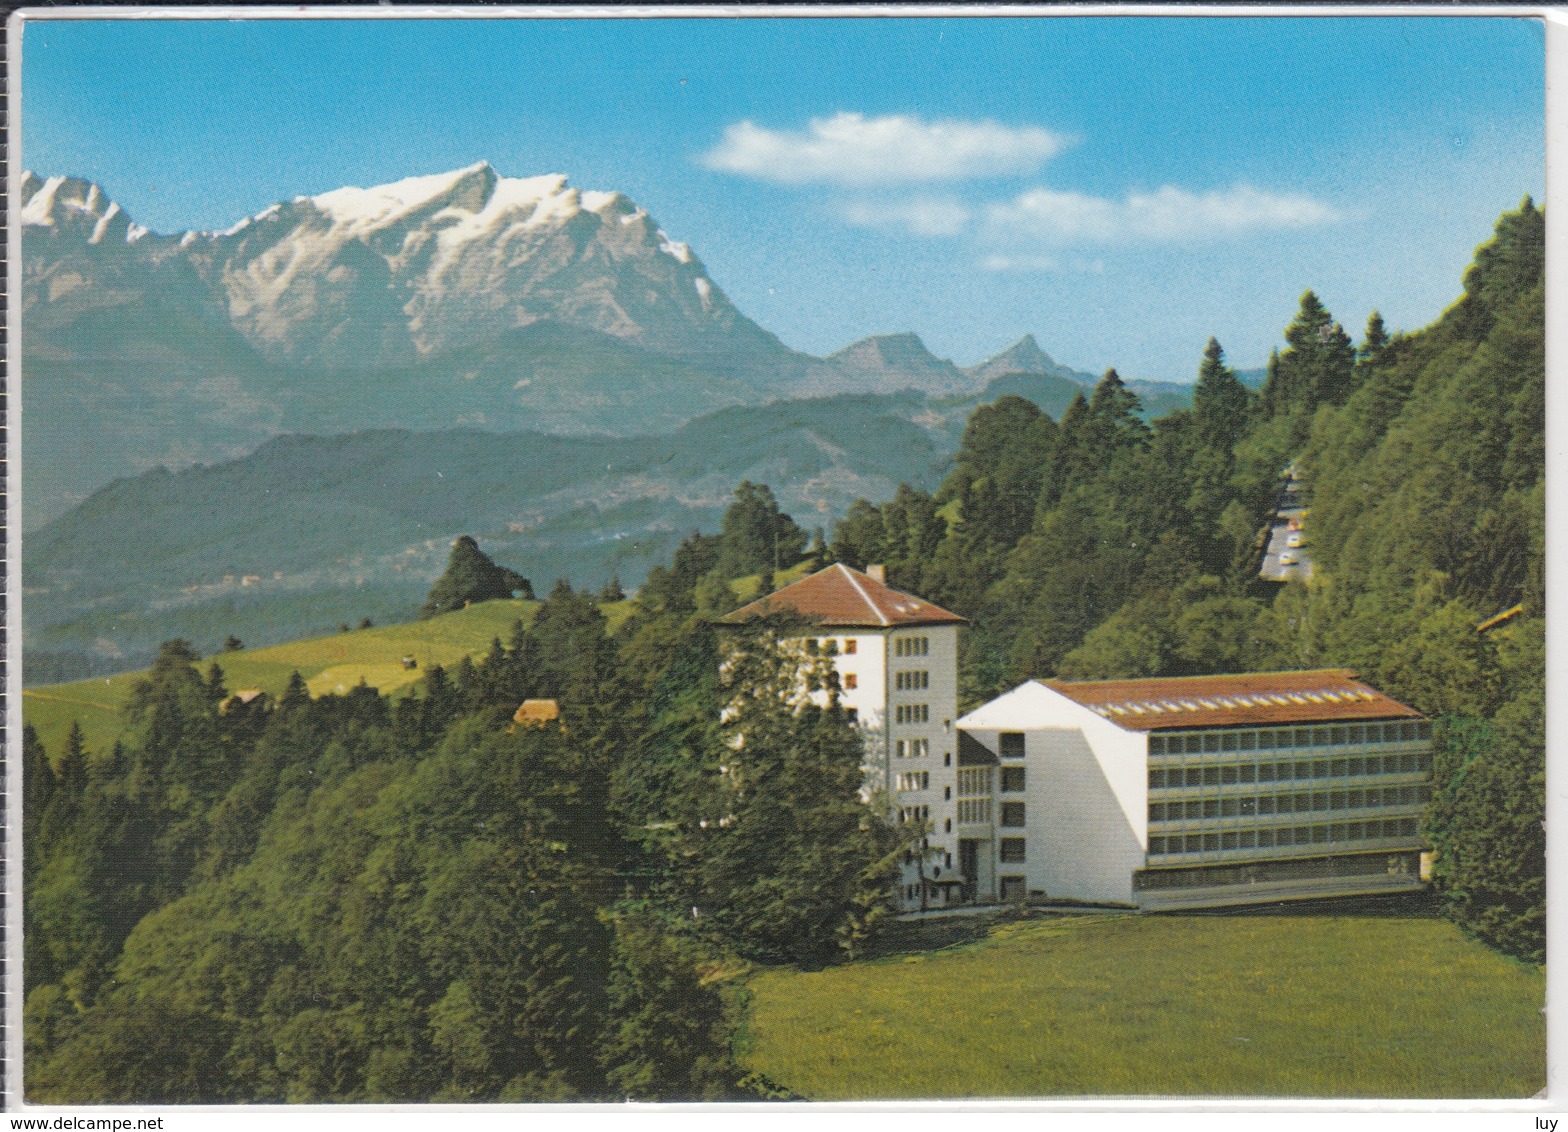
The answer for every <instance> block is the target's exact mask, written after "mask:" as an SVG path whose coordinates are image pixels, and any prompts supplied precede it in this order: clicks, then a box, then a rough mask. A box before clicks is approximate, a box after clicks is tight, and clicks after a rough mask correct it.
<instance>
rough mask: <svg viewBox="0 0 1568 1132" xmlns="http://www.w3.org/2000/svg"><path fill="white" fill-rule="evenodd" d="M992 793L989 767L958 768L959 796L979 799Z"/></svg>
mask: <svg viewBox="0 0 1568 1132" xmlns="http://www.w3.org/2000/svg"><path fill="white" fill-rule="evenodd" d="M989 793H991V768H990V767H988V766H963V767H959V768H958V796H959V797H960V798H963V797H965V796H968V797H971V798H973V797H978V796H979V795H982V794H989Z"/></svg>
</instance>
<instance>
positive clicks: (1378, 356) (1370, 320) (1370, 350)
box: [1356, 311, 1389, 366]
mask: <svg viewBox="0 0 1568 1132" xmlns="http://www.w3.org/2000/svg"><path fill="white" fill-rule="evenodd" d="M1388 343H1389V337H1388V329H1387V327H1385V326H1384V325H1383V316H1382V315H1381V314H1379V313H1378V312H1377V311H1373V312H1372V313H1371V314H1370V315H1368V316H1367V332H1366V337H1365V338H1363V339H1362V342H1361V345H1360V347H1358V348H1357V350H1356V361H1357V363H1358V364H1360V365H1363V366H1375V365H1377V364H1378V363H1379V362H1380V361H1382V360H1383V354H1384V352H1385V351H1386V350H1387V349H1388Z"/></svg>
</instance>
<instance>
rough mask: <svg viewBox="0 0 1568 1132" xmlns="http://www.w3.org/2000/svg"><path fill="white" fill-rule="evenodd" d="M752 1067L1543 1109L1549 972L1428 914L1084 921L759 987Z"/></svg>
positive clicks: (902, 1094)
mask: <svg viewBox="0 0 1568 1132" xmlns="http://www.w3.org/2000/svg"><path fill="white" fill-rule="evenodd" d="M747 986H748V990H749V992H750V1001H751V1005H750V1015H749V1021H748V1026H747V1034H746V1037H745V1047H746V1048H745V1054H744V1056H745V1059H746V1063H747V1065H748V1067H749V1068H751V1069H754V1070H757V1071H760V1072H761V1073H764V1074H766V1075H767V1076H768V1077H769V1078H771V1079H773V1080H774V1081H776V1082H778V1083H779V1084H781V1085H783V1086H785V1087H787V1088H789V1089H790V1090H792V1091H794V1092H795V1093H797V1094H800V1095H802V1096H805V1097H809V1098H811V1099H812V1100H821V1101H830V1100H831V1101H838V1100H878V1099H891V1098H905V1099H925V1098H930V1099H939V1098H940V1099H958V1098H986V1097H1061V1096H1096V1095H1098V1096H1184V1097H1185V1096H1200V1095H1202V1096H1244V1097H1390V1098H1409V1097H1430V1098H1438V1097H1450V1098H1452V1097H1463V1098H1487V1097H1495V1098H1521V1097H1529V1096H1532V1095H1533V1094H1535V1093H1536V1092H1538V1091H1539V1090H1540V1089H1541V1088H1543V1087H1544V1086H1545V1083H1546V1022H1545V1016H1544V1015H1543V1014H1542V1007H1543V1005H1544V1003H1545V994H1546V982H1545V977H1544V974H1543V973H1542V972H1541V971H1540V970H1539V969H1537V968H1533V967H1528V966H1524V965H1521V964H1519V963H1516V962H1513V961H1511V960H1509V959H1506V958H1504V957H1502V956H1500V955H1498V954H1497V953H1495V952H1493V951H1490V950H1488V949H1487V948H1485V947H1483V946H1481V945H1480V944H1477V943H1473V942H1471V941H1469V940H1467V939H1465V938H1464V937H1463V936H1462V935H1461V934H1460V932H1459V930H1458V929H1457V928H1456V927H1454V925H1453V924H1451V923H1449V922H1447V921H1445V920H1440V919H1437V918H1426V917H1418V916H1405V917H1397V916H1389V917H1379V916H1356V915H1305V914H1303V915H1285V916H1138V915H1080V916H1064V917H1053V918H1048V919H1035V920H1029V921H1024V922H1020V923H1014V924H1009V925H1004V926H1001V927H998V928H996V929H994V930H993V931H992V933H991V934H990V936H989V937H988V938H986V939H984V940H982V941H979V942H976V943H971V944H964V945H960V946H956V947H951V948H948V949H945V950H942V951H935V952H928V953H924V954H912V955H901V956H893V957H890V958H884V959H876V960H871V961H867V962H860V963H852V964H847V965H845V966H841V967H832V968H828V969H826V970H821V971H797V970H789V969H769V970H766V971H763V972H761V973H759V974H757V975H755V976H753V977H752V978H751V980H750V981H749V983H748V984H747Z"/></svg>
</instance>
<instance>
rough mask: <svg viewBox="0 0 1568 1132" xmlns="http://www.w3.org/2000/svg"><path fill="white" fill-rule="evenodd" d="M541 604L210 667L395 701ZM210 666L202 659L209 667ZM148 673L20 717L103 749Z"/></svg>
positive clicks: (360, 632)
mask: <svg viewBox="0 0 1568 1132" xmlns="http://www.w3.org/2000/svg"><path fill="white" fill-rule="evenodd" d="M629 605H630V603H629V602H617V603H615V604H614V605H609V606H606V607H605V612H606V615H607V616H610V617H612V618H614V619H615V621H614V623H619V620H621V619H624V618H625V616H626V611H627V609H628V607H629ZM538 608H539V603H538V602H537V601H487V602H482V603H480V604H478V605H473V606H470V607H469V608H467V609H461V610H458V611H457V612H455V613H448V614H444V615H442V616H440V617H432V618H430V619H428V620H425V621H411V622H409V623H407V624H404V625H386V626H381V627H378V628H373V629H353V630H350V631H349V632H346V633H333V634H332V635H330V636H326V637H316V638H313V639H310V640H304V641H291V642H289V643H288V644H283V645H273V646H271V647H269V648H258V649H239V650H236V651H234V652H225V653H219V654H217V655H215V656H213V657H211V658H209V659H210V660H213V661H216V662H217V664H218V666H219V667H220V668H222V669H223V673H224V683H225V685H226V686H227V687H228V688H229V690H230V691H235V692H238V691H243V690H246V689H251V688H259V689H261V690H262V691H264V692H270V693H272V694H273V695H277V694H278V693H280V692H282V691H283V689H284V687H285V686H286V685H287V684H288V682H289V677H290V676H291V675H292V674H293V673H295V672H298V673H299V674H300V675H301V676H303V677H304V678H305V681H306V683H307V684H308V685H309V687H310V690H311V692H312V693H313V694H315V695H318V696H319V695H324V694H327V693H329V692H338V691H347V690H348V689H349V688H352V687H353V686H354V685H355V684H358V683H359V681H360V680H361V678H363V679H364V681H365V683H367V684H369V685H370V686H371V687H374V688H378V689H380V691H381V692H382V693H383V694H386V695H395V694H397V693H399V692H403V691H405V690H406V689H407V688H409V687H410V686H412V685H413V684H414V682H415V681H417V680H418V679H419V678H420V677H421V676H423V675H424V673H425V670H427V669H428V668H430V667H431V666H432V665H437V664H440V665H446V666H451V665H453V664H456V663H457V662H458V661H459V660H460V659H462V658H463V657H464V656H471V657H475V658H478V657H481V656H483V655H484V654H485V653H486V652H487V651H489V648H490V642H491V641H492V640H493V639H494V638H496V637H500V638H501V641H502V643H503V644H504V643H506V641H507V639H508V638H509V637H510V636H511V633H512V625H513V624H514V623H515V622H516V621H517V620H518V619H521V620H522V621H523V622H524V623H525V624H527V623H531V622H532V620H533V616H534V613H535V611H536V610H537V609H538ZM405 656H412V657H413V658H414V660H415V661H416V663H417V664H418V667H417V668H414V669H405V668H404V667H403V658H404V657H405ZM206 664H207V660H203V662H202V666H203V668H205V666H206ZM143 675H144V673H141V672H125V673H121V674H120V675H118V676H108V677H99V678H97V679H93V680H78V681H76V682H74V683H71V684H53V685H48V686H44V687H39V688H28V689H26V690H25V691H24V692H23V693H22V718H23V720H24V721H25V722H27V723H30V724H32V726H33V727H34V728H35V729H36V730H37V731H38V736H39V738H40V739H42V740H43V742H44V746H45V747H46V748H47V750H48V751H49V754H50V755H51V756H55V755H58V753H59V751H60V747H61V743H62V740H63V739H64V738H65V733H66V731H67V730H68V729H69V728H70V725H71V721H72V720H75V721H77V722H78V723H80V724H81V726H82V731H83V734H84V735H85V737H86V740H87V747H88V749H89V750H102V749H104V748H105V747H107V746H108V745H110V744H112V743H113V742H114V739H115V737H116V736H117V735H118V734H119V733H120V728H121V726H122V720H121V716H120V709H121V708H122V707H123V706H124V704H125V701H126V699H127V698H128V697H129V696H130V692H131V688H132V686H133V685H134V684H135V683H136V681H138V680H140V679H141V678H142V676H143Z"/></svg>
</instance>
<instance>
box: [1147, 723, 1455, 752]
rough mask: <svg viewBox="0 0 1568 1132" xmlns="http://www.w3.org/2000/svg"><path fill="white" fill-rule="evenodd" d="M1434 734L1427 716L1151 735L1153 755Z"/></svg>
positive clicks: (1417, 737) (1392, 740) (1398, 739)
mask: <svg viewBox="0 0 1568 1132" xmlns="http://www.w3.org/2000/svg"><path fill="white" fill-rule="evenodd" d="M1431 737H1432V723H1431V721H1430V720H1426V719H1404V720H1398V721H1390V722H1387V723H1336V724H1333V725H1330V726H1320V727H1259V728H1248V729H1246V730H1240V731H1189V732H1185V733H1182V734H1163V735H1162V734H1153V735H1150V736H1149V754H1151V755H1179V754H1214V753H1217V752H1221V751H1273V750H1281V749H1284V748H1287V747H1343V746H1346V745H1351V746H1356V745H1360V744H1363V743H1409V742H1413V741H1416V740H1420V739H1430V738H1431Z"/></svg>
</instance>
